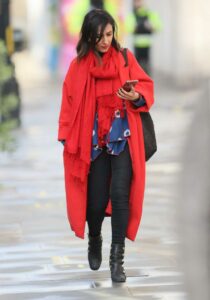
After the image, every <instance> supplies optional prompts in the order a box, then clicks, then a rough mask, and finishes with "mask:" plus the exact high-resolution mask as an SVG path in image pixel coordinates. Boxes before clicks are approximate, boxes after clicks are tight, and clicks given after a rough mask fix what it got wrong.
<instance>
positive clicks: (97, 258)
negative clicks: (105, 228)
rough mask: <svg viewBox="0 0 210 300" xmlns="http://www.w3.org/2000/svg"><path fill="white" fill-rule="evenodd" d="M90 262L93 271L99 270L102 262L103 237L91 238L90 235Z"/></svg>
mask: <svg viewBox="0 0 210 300" xmlns="http://www.w3.org/2000/svg"><path fill="white" fill-rule="evenodd" d="M88 239H89V241H88V261H89V265H90V268H91V270H94V271H96V270H98V269H99V268H100V265H101V261H102V253H101V252H102V241H103V239H102V236H101V234H100V235H98V236H90V235H89V234H88Z"/></svg>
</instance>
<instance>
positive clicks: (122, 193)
mask: <svg viewBox="0 0 210 300" xmlns="http://www.w3.org/2000/svg"><path fill="white" fill-rule="evenodd" d="M110 177H111V182H110ZM131 178H132V164H131V158H130V153H129V147H128V144H126V146H125V149H124V151H123V152H121V153H120V154H119V155H118V156H114V155H110V154H107V152H106V150H105V149H104V150H103V152H102V153H101V154H100V155H99V157H98V158H96V160H95V161H93V162H92V163H91V168H90V173H89V176H88V204H87V223H88V227H89V233H90V235H92V236H97V235H99V234H100V232H101V226H102V222H103V220H104V216H105V209H106V207H107V204H108V200H109V197H111V201H112V217H111V224H112V242H113V243H124V240H125V235H126V230H127V225H128V217H129V194H130V184H131Z"/></svg>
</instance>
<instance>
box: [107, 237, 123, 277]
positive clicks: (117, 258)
mask: <svg viewBox="0 0 210 300" xmlns="http://www.w3.org/2000/svg"><path fill="white" fill-rule="evenodd" d="M124 252H125V245H124V244H114V243H112V244H111V251H110V259H109V266H110V271H111V278H112V281H115V282H125V281H126V274H125V270H124V268H123V263H124V261H123V259H124Z"/></svg>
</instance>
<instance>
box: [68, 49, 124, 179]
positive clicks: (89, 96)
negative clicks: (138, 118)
mask: <svg viewBox="0 0 210 300" xmlns="http://www.w3.org/2000/svg"><path fill="white" fill-rule="evenodd" d="M67 84H68V83H67ZM120 86H121V82H120V78H119V72H118V52H117V51H116V50H115V49H114V48H113V47H110V49H109V50H108V51H107V52H106V53H105V54H104V55H103V57H102V63H101V64H99V62H98V58H97V57H96V55H95V54H94V52H92V51H90V52H89V53H88V54H87V55H86V56H85V57H84V58H82V59H81V61H80V62H79V63H76V64H75V80H74V81H72V83H71V87H70V89H71V90H72V91H73V93H74V94H75V95H76V97H75V104H74V103H73V104H72V105H79V109H78V113H77V116H76V118H75V120H74V124H73V127H72V130H71V133H70V136H69V138H68V140H67V151H68V154H69V158H70V163H71V167H70V170H71V174H72V175H73V176H74V177H75V178H78V179H79V180H80V181H84V180H85V177H86V176H87V175H88V171H89V167H90V158H91V142H92V130H93V123H94V117H95V113H96V111H97V113H98V137H99V144H100V145H104V137H105V135H106V134H107V133H108V132H109V129H110V126H111V122H112V120H113V118H114V111H115V110H117V109H119V110H120V112H121V116H123V103H122V100H121V99H120V98H119V97H117V95H116V92H117V90H118V89H119V87H120Z"/></svg>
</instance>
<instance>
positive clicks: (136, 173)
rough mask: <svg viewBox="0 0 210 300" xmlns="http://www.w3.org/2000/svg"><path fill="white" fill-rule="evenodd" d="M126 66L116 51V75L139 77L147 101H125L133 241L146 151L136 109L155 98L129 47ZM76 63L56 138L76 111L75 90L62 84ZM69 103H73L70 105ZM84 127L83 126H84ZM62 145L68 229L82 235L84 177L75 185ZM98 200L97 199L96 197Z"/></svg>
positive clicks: (61, 137)
mask: <svg viewBox="0 0 210 300" xmlns="http://www.w3.org/2000/svg"><path fill="white" fill-rule="evenodd" d="M127 55H128V67H125V60H124V58H123V56H122V54H121V53H120V52H119V53H118V62H119V75H120V80H121V83H122V85H123V83H124V82H125V81H126V80H128V79H138V80H139V83H138V84H137V85H136V86H135V90H136V91H137V92H139V93H140V94H141V95H143V97H144V99H145V101H146V105H145V106H143V107H140V108H136V107H134V106H133V104H132V103H131V101H126V108H127V116H128V123H129V128H130V131H131V136H130V137H128V144H129V149H130V155H131V160H132V168H133V177H132V182H131V190H130V197H129V221H128V227H127V233H126V237H127V238H129V239H130V240H132V241H134V240H135V238H136V234H137V231H138V227H139V224H140V221H141V216H142V207H143V199H144V189H145V152H144V140H143V131H142V123H141V119H140V116H139V112H141V111H142V112H146V111H148V110H149V109H150V107H151V106H152V104H153V102H154V95H153V94H154V91H153V81H152V80H151V78H150V77H149V76H148V75H147V74H146V73H145V72H144V71H143V69H142V68H141V67H140V66H139V64H138V62H137V61H136V59H135V57H134V55H133V54H132V53H131V52H130V51H129V50H128V51H127ZM77 75H78V74H77V67H76V63H75V60H74V61H73V62H72V63H71V65H70V68H69V70H68V72H67V75H66V78H65V80H64V86H63V95H62V104H61V111H60V117H59V133H58V140H66V139H68V134H69V132H70V131H71V130H74V121H73V120H75V116H76V114H77V112H78V105H77V103H75V101H74V97H75V96H74V95H75V93H71V91H69V90H67V89H66V88H65V85H66V83H69V82H70V83H71V85H73V84H74V80H79V78H78V76H77ZM72 103H75V104H74V105H72ZM84 129H85V128H84ZM66 151H67V150H66V148H65V147H64V152H63V159H64V170H65V188H66V201H67V214H68V219H69V222H70V226H71V229H72V230H73V231H74V232H75V235H76V236H78V237H80V238H84V233H85V223H86V208H87V179H88V178H86V179H85V181H84V182H83V186H82V188H81V185H77V184H76V183H75V180H74V178H73V177H72V176H71V174H70V170H69V161H68V155H67V152H66ZM99 200H100V199H99ZM111 210H112V209H111V201H109V204H108V207H107V209H106V214H107V215H111Z"/></svg>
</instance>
